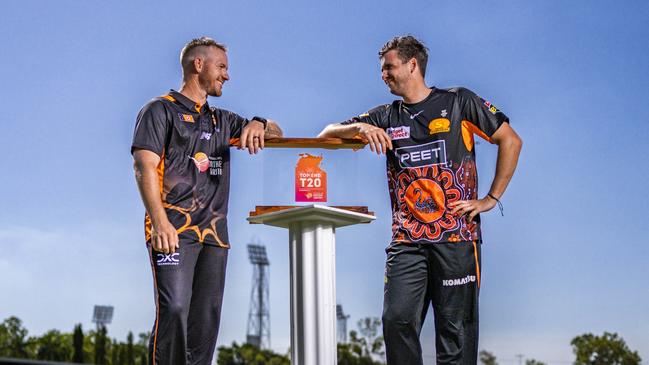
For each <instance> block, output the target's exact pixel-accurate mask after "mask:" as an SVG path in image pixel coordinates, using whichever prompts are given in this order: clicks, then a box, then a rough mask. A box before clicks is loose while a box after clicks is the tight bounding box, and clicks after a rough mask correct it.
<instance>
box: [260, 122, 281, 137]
mask: <svg viewBox="0 0 649 365" xmlns="http://www.w3.org/2000/svg"><path fill="white" fill-rule="evenodd" d="M283 136H284V132H282V128H280V127H279V125H278V124H277V123H275V122H274V121H272V120H268V123H267V124H266V130H265V131H264V138H282V137H283Z"/></svg>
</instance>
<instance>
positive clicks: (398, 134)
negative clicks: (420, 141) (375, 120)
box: [386, 126, 410, 140]
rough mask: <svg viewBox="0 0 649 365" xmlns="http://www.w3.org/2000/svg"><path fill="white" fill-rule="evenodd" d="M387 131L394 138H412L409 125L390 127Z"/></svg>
mask: <svg viewBox="0 0 649 365" xmlns="http://www.w3.org/2000/svg"><path fill="white" fill-rule="evenodd" d="M386 132H388V135H389V136H390V138H391V139H392V140H395V139H406V138H410V127H407V126H403V127H397V128H388V129H387V130H386Z"/></svg>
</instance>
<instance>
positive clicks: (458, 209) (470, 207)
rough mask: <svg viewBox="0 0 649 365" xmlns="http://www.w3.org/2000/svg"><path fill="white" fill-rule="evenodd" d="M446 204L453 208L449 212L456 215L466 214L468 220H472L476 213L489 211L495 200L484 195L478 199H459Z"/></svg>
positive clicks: (494, 204)
mask: <svg viewBox="0 0 649 365" xmlns="http://www.w3.org/2000/svg"><path fill="white" fill-rule="evenodd" d="M448 206H449V208H452V209H453V210H451V214H454V215H458V216H462V215H464V214H468V215H469V221H472V220H473V217H475V216H476V215H478V213H482V212H486V211H489V210H491V209H492V208H493V207H495V206H496V201H495V200H493V199H491V198H489V197H484V198H482V199H478V200H459V201H456V202H453V203H449V204H448Z"/></svg>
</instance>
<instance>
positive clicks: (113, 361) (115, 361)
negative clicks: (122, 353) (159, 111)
mask: <svg viewBox="0 0 649 365" xmlns="http://www.w3.org/2000/svg"><path fill="white" fill-rule="evenodd" d="M110 365H119V345H118V344H117V340H115V339H113V342H112V344H111V346H110Z"/></svg>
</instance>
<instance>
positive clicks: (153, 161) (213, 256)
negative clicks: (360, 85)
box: [131, 37, 281, 365]
mask: <svg viewBox="0 0 649 365" xmlns="http://www.w3.org/2000/svg"><path fill="white" fill-rule="evenodd" d="M180 62H181V66H182V70H183V83H182V86H181V88H180V90H179V91H173V90H172V91H170V92H169V93H168V94H166V95H164V96H161V97H158V98H154V99H153V100H151V101H150V102H149V103H147V104H146V105H145V106H144V107H142V110H140V113H139V115H138V117H137V122H136V126H135V132H134V136H133V143H132V146H131V153H132V154H133V158H134V160H135V176H136V180H137V184H138V188H139V190H140V194H141V196H142V200H143V202H144V206H145V208H146V219H145V233H146V242H147V247H148V250H149V256H150V260H151V266H152V270H153V278H154V285H155V299H156V319H155V323H154V326H153V331H152V333H151V338H150V341H149V358H150V359H151V360H150V361H151V364H153V365H158V364H173V365H183V364H206V365H207V364H210V363H211V361H212V356H213V354H214V347H215V345H216V338H217V333H218V328H219V320H220V315H221V303H222V299H223V289H224V282H225V271H226V263H227V256H228V248H229V247H230V245H229V239H228V230H227V212H228V195H229V188H230V143H229V141H230V138H239V137H240V140H241V142H240V146H239V147H240V148H247V149H248V151H249V152H250V153H251V154H255V153H257V152H259V150H260V149H262V148H263V147H264V137H280V136H281V131H280V130H279V128H278V127H277V125H276V124H274V123H273V122H271V121H267V120H266V119H264V118H260V117H253V118H252V119H251V120H248V119H246V118H243V117H241V116H239V115H237V114H235V113H232V112H229V111H227V110H222V109H219V108H213V107H210V106H209V105H208V103H207V96H208V95H209V96H217V97H218V96H221V93H222V87H223V83H224V82H225V81H227V80H228V79H229V75H228V60H227V55H226V48H225V46H224V45H222V44H220V43H217V42H215V41H214V40H212V39H210V38H207V37H203V38H198V39H194V40H192V41H191V42H189V43H188V44H187V45H185V47H184V48H183V50H182V51H181V54H180Z"/></svg>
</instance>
